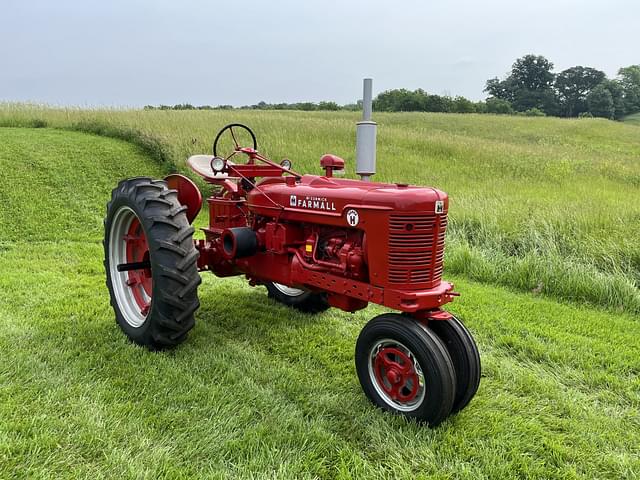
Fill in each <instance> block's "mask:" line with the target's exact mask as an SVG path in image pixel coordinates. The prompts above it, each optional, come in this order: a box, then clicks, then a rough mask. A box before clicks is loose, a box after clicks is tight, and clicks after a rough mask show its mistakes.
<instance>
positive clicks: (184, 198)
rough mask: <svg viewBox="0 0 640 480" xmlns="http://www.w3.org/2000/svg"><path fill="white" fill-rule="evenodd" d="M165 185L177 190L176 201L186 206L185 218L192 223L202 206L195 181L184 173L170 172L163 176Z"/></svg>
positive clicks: (200, 195)
mask: <svg viewBox="0 0 640 480" xmlns="http://www.w3.org/2000/svg"><path fill="white" fill-rule="evenodd" d="M164 180H165V182H167V186H168V187H169V188H171V189H173V190H177V191H178V201H179V202H180V203H181V204H182V205H184V206H186V207H187V220H189V223H192V222H193V221H194V220H195V219H196V217H197V216H198V213H200V209H201V208H202V194H201V193H200V190H198V187H197V186H196V184H195V183H193V182H192V181H191V180H190V179H189V178H187V177H185V176H184V175H180V174H177V173H172V174H171V175H168V176H166V177H164Z"/></svg>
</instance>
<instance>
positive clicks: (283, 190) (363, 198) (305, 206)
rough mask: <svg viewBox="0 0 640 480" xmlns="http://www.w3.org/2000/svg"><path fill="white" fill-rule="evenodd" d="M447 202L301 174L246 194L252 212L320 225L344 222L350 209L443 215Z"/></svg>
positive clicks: (432, 195) (399, 187) (394, 187)
mask: <svg viewBox="0 0 640 480" xmlns="http://www.w3.org/2000/svg"><path fill="white" fill-rule="evenodd" d="M448 203H449V202H448V197H447V194H446V193H444V192H442V191H440V190H437V189H435V188H429V187H416V186H409V185H406V184H391V183H377V182H363V181H361V180H349V179H341V178H340V179H338V178H327V177H322V176H316V175H304V176H302V177H301V178H300V179H299V181H297V182H294V181H293V178H291V177H289V178H268V179H266V180H264V181H263V182H261V183H259V184H258V186H257V188H254V189H253V190H252V191H251V192H250V193H249V195H248V205H249V209H250V210H251V211H252V212H253V213H256V214H259V215H267V216H276V215H277V214H276V212H279V217H280V218H281V219H283V220H294V221H305V220H308V221H313V222H319V221H320V220H319V219H318V215H323V216H325V218H326V219H327V221H320V222H321V223H329V224H336V225H341V224H343V223H344V220H343V218H344V216H345V215H346V212H347V211H349V210H351V209H356V210H357V211H381V210H382V211H385V210H386V211H395V212H405V213H418V212H419V213H422V214H441V213H443V214H446V213H447V210H448ZM282 207H284V210H283V208H282ZM307 217H309V218H307ZM330 219H335V221H334V220H330Z"/></svg>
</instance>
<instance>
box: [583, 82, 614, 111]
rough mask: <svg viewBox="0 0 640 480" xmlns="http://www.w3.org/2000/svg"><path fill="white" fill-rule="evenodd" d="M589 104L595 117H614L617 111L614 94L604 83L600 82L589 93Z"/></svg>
mask: <svg viewBox="0 0 640 480" xmlns="http://www.w3.org/2000/svg"><path fill="white" fill-rule="evenodd" d="M587 104H588V105H589V112H591V114H592V115H593V116H594V117H603V118H613V115H614V113H615V108H614V105H613V96H612V95H611V92H609V90H607V89H606V88H605V87H604V85H602V84H600V85H598V86H597V87H595V88H594V89H593V90H591V92H590V93H589V95H587Z"/></svg>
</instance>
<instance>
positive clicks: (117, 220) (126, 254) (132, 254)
mask: <svg viewBox="0 0 640 480" xmlns="http://www.w3.org/2000/svg"><path fill="white" fill-rule="evenodd" d="M186 209H187V207H185V206H182V205H181V204H180V203H179V202H178V195H177V192H176V191H175V190H170V189H169V188H167V184H166V183H165V182H164V181H162V180H152V179H150V178H133V179H129V180H123V181H122V182H120V183H119V184H118V186H117V187H116V188H115V189H114V190H113V192H112V194H111V201H110V202H109V203H108V204H107V216H106V218H105V221H104V227H105V240H104V253H105V260H104V266H105V270H106V274H107V288H108V289H109V295H110V297H111V306H112V307H113V310H114V312H115V317H116V322H117V323H118V325H119V326H120V328H121V329H122V331H123V332H124V333H125V334H126V335H127V337H129V339H131V340H132V341H133V342H135V343H137V344H139V345H143V346H146V347H148V348H150V349H154V350H156V349H163V348H168V347H173V346H175V345H177V344H179V343H181V342H182V341H183V340H184V339H185V338H186V336H187V332H188V331H189V330H191V328H193V326H194V324H195V320H194V312H195V311H196V310H197V309H198V307H199V305H200V304H199V301H198V294H197V289H198V285H199V284H200V282H201V278H200V275H199V273H198V269H197V265H196V262H197V259H198V251H197V250H196V249H195V247H194V244H193V239H192V237H193V232H194V229H193V227H192V226H190V225H189V222H188V220H187V217H186V214H185V211H186ZM133 264H137V265H138V267H137V268H136V269H134V270H129V271H119V270H118V266H119V265H120V266H122V265H133ZM143 265H144V266H143ZM121 268H122V267H121Z"/></svg>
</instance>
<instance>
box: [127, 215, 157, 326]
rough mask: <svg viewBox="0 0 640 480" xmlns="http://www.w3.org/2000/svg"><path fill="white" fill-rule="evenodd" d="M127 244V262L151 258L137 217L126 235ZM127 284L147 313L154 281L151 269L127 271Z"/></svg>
mask: <svg viewBox="0 0 640 480" xmlns="http://www.w3.org/2000/svg"><path fill="white" fill-rule="evenodd" d="M123 240H124V241H125V244H126V263H134V262H143V261H148V260H149V246H148V245H147V237H146V236H145V234H144V230H143V229H142V225H141V224H140V221H139V220H138V219H137V218H134V219H133V221H132V222H131V225H130V226H129V230H128V231H127V234H126V235H125V236H124V239H123ZM127 285H128V286H129V288H130V289H131V293H132V294H133V298H134V299H135V301H136V303H137V304H138V307H140V312H141V313H142V314H143V315H146V314H147V313H148V311H149V307H150V306H151V301H150V300H147V299H150V298H151V292H152V289H153V282H152V278H151V269H150V268H146V269H144V270H130V271H128V272H127Z"/></svg>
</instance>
